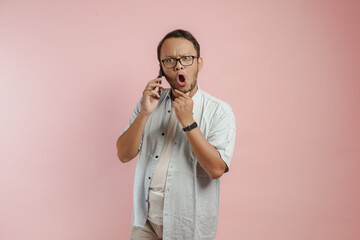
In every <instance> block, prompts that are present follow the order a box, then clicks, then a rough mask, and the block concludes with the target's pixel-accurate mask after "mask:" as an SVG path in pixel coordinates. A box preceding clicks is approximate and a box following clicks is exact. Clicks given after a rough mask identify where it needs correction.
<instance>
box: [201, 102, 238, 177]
mask: <svg viewBox="0 0 360 240" xmlns="http://www.w3.org/2000/svg"><path fill="white" fill-rule="evenodd" d="M235 138H236V126H235V116H234V113H233V111H232V109H231V107H230V106H228V105H225V106H222V107H220V108H219V110H218V111H217V113H216V114H215V116H214V118H213V119H212V123H211V129H210V133H209V135H208V138H207V140H208V142H209V143H210V144H211V145H213V146H214V147H215V148H216V149H217V150H218V152H219V153H220V156H221V159H222V160H223V161H224V162H225V163H226V165H227V168H226V170H225V172H228V171H229V166H230V162H231V159H232V156H233V153H234V147H235Z"/></svg>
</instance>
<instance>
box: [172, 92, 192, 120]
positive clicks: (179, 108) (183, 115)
mask: <svg viewBox="0 0 360 240" xmlns="http://www.w3.org/2000/svg"><path fill="white" fill-rule="evenodd" d="M189 94H190V92H188V93H186V94H185V93H183V92H181V91H179V90H177V89H175V90H174V96H175V99H174V101H173V102H172V106H173V108H174V110H175V113H176V117H177V119H178V120H179V122H180V123H181V125H182V126H183V127H186V126H188V125H190V124H192V123H193V122H194V121H195V120H194V118H193V115H192V111H193V105H194V102H193V100H192V98H191V97H190V96H189Z"/></svg>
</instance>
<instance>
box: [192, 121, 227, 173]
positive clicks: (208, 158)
mask: <svg viewBox="0 0 360 240" xmlns="http://www.w3.org/2000/svg"><path fill="white" fill-rule="evenodd" d="M186 137H187V139H188V141H189V143H190V146H191V149H192V150H193V152H194V154H195V157H196V159H197V161H198V162H199V163H200V165H201V167H202V168H203V169H204V170H205V171H206V172H207V174H208V175H209V176H210V177H211V178H212V179H216V178H219V177H221V175H222V174H223V173H224V172H225V169H226V163H225V162H224V161H223V160H222V159H221V157H220V153H219V152H218V150H216V148H215V147H214V146H212V145H211V144H210V143H209V142H208V141H207V140H206V138H205V137H204V135H203V134H202V132H201V131H200V129H199V128H198V127H197V128H195V129H193V130H191V131H187V132H186Z"/></svg>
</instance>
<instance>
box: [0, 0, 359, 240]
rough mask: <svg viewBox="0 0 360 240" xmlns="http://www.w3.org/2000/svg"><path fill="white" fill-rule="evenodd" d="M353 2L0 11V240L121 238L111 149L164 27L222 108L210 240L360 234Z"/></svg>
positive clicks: (127, 176)
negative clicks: (220, 162)
mask: <svg viewBox="0 0 360 240" xmlns="http://www.w3.org/2000/svg"><path fill="white" fill-rule="evenodd" d="M359 26H360V2H359V1H356V0H354V1H334V0H332V1H331V0H329V1H319V0H315V1H314V0H302V1H300V0H292V1H285V0H271V1H270V0H263V1H250V0H247V1H245V0H241V1H209V0H208V1H205V0H203V1H195V0H191V1H190V0H183V1H115V0H101V1H100V0H93V1H85V0H78V1H70V0H69V1H47V0H37V1H35V0H34V1H17V0H1V1H0V160H1V162H0V193H1V195H0V239H4V240H15V239H16V240H24V239H27V240H28V239H29V240H48V239H52V240H64V239H70V240H82V239H84V240H85V239H86V240H99V239H101V240H115V239H128V236H129V230H130V224H131V210H132V186H133V176H134V169H135V168H134V167H135V161H133V162H131V163H128V164H122V163H120V161H119V160H118V159H117V157H116V147H115V143H116V140H117V137H118V136H119V134H120V132H121V131H122V129H123V128H124V127H125V125H126V123H127V122H128V120H129V117H130V114H131V112H132V109H133V108H134V106H135V104H136V102H137V101H138V99H139V98H140V96H141V93H142V90H143V88H144V87H145V85H146V83H147V82H148V81H149V80H151V79H153V78H154V77H155V76H156V75H157V71H158V62H157V59H156V46H157V43H158V42H159V41H160V39H161V38H162V37H163V36H164V35H165V34H166V33H167V32H169V31H171V30H173V29H175V28H184V29H187V30H190V31H191V32H192V33H193V34H194V35H195V36H196V37H197V38H198V40H199V42H200V44H201V50H202V56H203V58H204V68H203V70H202V72H200V75H199V83H200V86H201V88H202V89H203V90H205V91H207V92H210V93H211V94H213V95H215V96H216V97H218V98H220V99H223V100H225V101H227V102H228V103H229V104H230V105H232V107H233V110H234V113H235V115H236V120H237V122H236V123H237V138H236V150H235V153H234V158H233V161H232V164H231V168H230V172H229V173H228V174H226V175H224V176H223V178H222V187H221V196H220V216H219V226H218V236H217V239H224V240H233V239H234V240H238V239H246V240H263V239H267V240H289V239H290V240H297V239H298V240H304V239H307V240H318V239H326V240H333V239H334V240H335V239H346V240H355V239H356V240H358V239H360V187H359V183H360V172H359V170H360V125H359V123H360V107H359V103H360V79H359V75H360V44H359V42H360V27H359Z"/></svg>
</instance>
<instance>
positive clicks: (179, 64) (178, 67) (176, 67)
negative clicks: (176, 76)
mask: <svg viewBox="0 0 360 240" xmlns="http://www.w3.org/2000/svg"><path fill="white" fill-rule="evenodd" d="M181 69H184V66H183V65H181V63H180V60H177V61H176V65H175V70H176V71H178V70H181Z"/></svg>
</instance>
